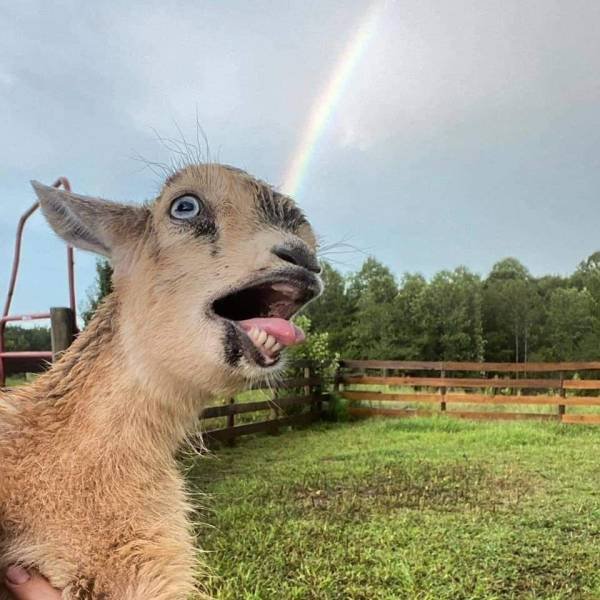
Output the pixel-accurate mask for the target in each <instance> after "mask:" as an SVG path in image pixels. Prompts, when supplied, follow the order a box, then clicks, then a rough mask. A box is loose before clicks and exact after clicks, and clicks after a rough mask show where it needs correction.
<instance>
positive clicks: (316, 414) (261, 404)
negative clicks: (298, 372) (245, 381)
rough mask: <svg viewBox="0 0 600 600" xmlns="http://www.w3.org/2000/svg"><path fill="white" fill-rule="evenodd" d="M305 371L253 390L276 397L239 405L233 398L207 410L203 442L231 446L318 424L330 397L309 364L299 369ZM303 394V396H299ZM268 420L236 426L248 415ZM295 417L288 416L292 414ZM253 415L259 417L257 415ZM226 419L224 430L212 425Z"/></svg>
mask: <svg viewBox="0 0 600 600" xmlns="http://www.w3.org/2000/svg"><path fill="white" fill-rule="evenodd" d="M299 367H300V368H302V369H303V371H304V376H303V377H293V378H289V379H284V380H282V381H280V382H278V383H277V385H276V387H275V388H274V389H273V388H270V387H267V386H266V385H265V384H258V385H255V386H253V387H252V388H251V389H252V390H255V391H256V390H264V391H265V392H266V393H270V394H271V395H272V396H273V397H271V398H269V399H267V400H249V401H237V400H236V399H235V398H230V399H228V400H227V401H226V403H224V404H222V405H220V406H210V407H208V408H205V409H204V410H203V411H202V414H201V415H200V418H201V420H202V422H203V425H204V432H203V439H204V440H205V442H207V443H208V444H210V443H211V442H213V441H218V442H224V443H228V444H231V443H233V442H234V440H235V439H236V438H237V437H240V436H243V435H249V434H253V433H271V434H276V433H278V432H279V430H280V429H281V428H283V427H289V426H300V425H307V424H308V423H312V422H313V421H316V420H319V419H320V418H321V415H322V403H323V401H326V400H327V399H328V398H329V396H328V395H327V394H324V393H323V392H322V387H321V384H322V382H321V378H320V377H317V376H316V375H315V374H314V372H313V370H312V368H311V367H310V365H309V364H308V363H303V364H300V365H299ZM290 389H293V390H294V392H293V393H290V395H289V396H284V397H278V391H279V390H290ZM299 392H300V393H299ZM267 411H268V414H267V416H266V418H262V419H261V420H257V421H254V420H253V421H252V422H250V423H241V424H240V423H236V416H239V415H245V416H248V417H250V418H261V417H262V416H263V415H262V413H264V412H267ZM290 411H291V412H293V413H294V414H289V412H290ZM254 413H259V414H258V415H256V414H254ZM218 418H221V419H222V418H226V419H227V422H226V425H225V426H221V427H218V426H215V425H213V424H211V420H212V419H218Z"/></svg>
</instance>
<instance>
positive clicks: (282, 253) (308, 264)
mask: <svg viewBox="0 0 600 600" xmlns="http://www.w3.org/2000/svg"><path fill="white" fill-rule="evenodd" d="M271 252H273V254H274V255H275V256H278V257H279V258H281V260H285V262H289V263H292V264H293V265H297V266H298V267H304V268H305V269H308V270H309V271H312V272H313V273H317V274H318V273H320V272H321V267H320V265H319V262H318V261H317V257H316V256H315V255H314V254H313V253H312V252H311V251H310V250H309V249H308V248H306V247H304V246H300V245H293V246H291V245H287V244H286V245H281V246H274V247H273V248H272V249H271Z"/></svg>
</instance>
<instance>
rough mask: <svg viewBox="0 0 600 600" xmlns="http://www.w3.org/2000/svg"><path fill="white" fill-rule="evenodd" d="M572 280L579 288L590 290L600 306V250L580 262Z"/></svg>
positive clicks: (599, 306)
mask: <svg viewBox="0 0 600 600" xmlns="http://www.w3.org/2000/svg"><path fill="white" fill-rule="evenodd" d="M572 282H573V285H574V286H575V287H577V289H580V290H584V289H585V290H588V292H589V293H590V294H591V296H592V298H593V299H594V300H595V301H596V303H597V306H598V308H600V251H599V252H594V253H593V254H590V256H588V257H587V258H586V260H584V261H582V262H581V263H579V266H578V267H577V270H576V271H575V273H574V274H573V277H572ZM599 316H600V315H599Z"/></svg>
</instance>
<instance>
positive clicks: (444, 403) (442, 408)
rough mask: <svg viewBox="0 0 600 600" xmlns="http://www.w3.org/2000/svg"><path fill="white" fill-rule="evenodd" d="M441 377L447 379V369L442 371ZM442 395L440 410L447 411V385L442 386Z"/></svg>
mask: <svg viewBox="0 0 600 600" xmlns="http://www.w3.org/2000/svg"><path fill="white" fill-rule="evenodd" d="M440 378H441V379H445V378H446V371H445V369H442V370H441V371H440ZM440 395H441V397H442V401H441V402H440V410H441V411H442V412H445V410H446V388H445V387H441V388H440Z"/></svg>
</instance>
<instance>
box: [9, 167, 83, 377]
mask: <svg viewBox="0 0 600 600" xmlns="http://www.w3.org/2000/svg"><path fill="white" fill-rule="evenodd" d="M52 185H53V186H54V187H57V188H58V187H61V186H62V188H63V189H65V190H67V191H71V185H70V183H69V180H68V179H67V178H66V177H59V178H58V179H57V180H56V181H55V182H54V183H53V184H52ZM39 205H40V204H39V202H36V203H35V204H34V205H33V206H31V207H30V208H29V209H28V210H27V211H26V212H25V213H24V214H23V216H22V217H21V218H20V219H19V224H18V226H17V236H16V240H15V253H14V257H13V265H12V272H11V276H10V282H9V284H8V293H7V295H6V302H5V304H4V310H3V312H2V316H1V317H0V386H3V385H4V383H5V379H6V373H7V370H8V369H7V365H8V364H9V362H11V363H12V366H13V367H18V370H19V371H21V368H22V371H27V370H30V371H33V370H39V367H40V365H41V364H42V363H43V362H44V361H51V360H52V352H51V351H50V350H48V351H36V352H34V351H19V352H7V351H6V347H5V339H4V334H5V332H6V324H7V323H8V322H11V321H31V320H37V319H49V318H50V311H48V312H40V313H32V314H26V315H11V314H10V307H11V304H12V299H13V294H14V292H15V286H16V283H17V275H18V273H19V262H20V260H21V245H22V241H23V230H24V228H25V224H26V223H27V220H28V219H29V217H31V215H32V214H33V213H34V212H35V211H36V210H37V209H38V208H39ZM67 272H68V277H69V306H70V308H71V310H72V311H73V314H75V310H76V309H75V273H74V258H73V248H72V247H71V246H67ZM13 370H15V369H14V368H13Z"/></svg>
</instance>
